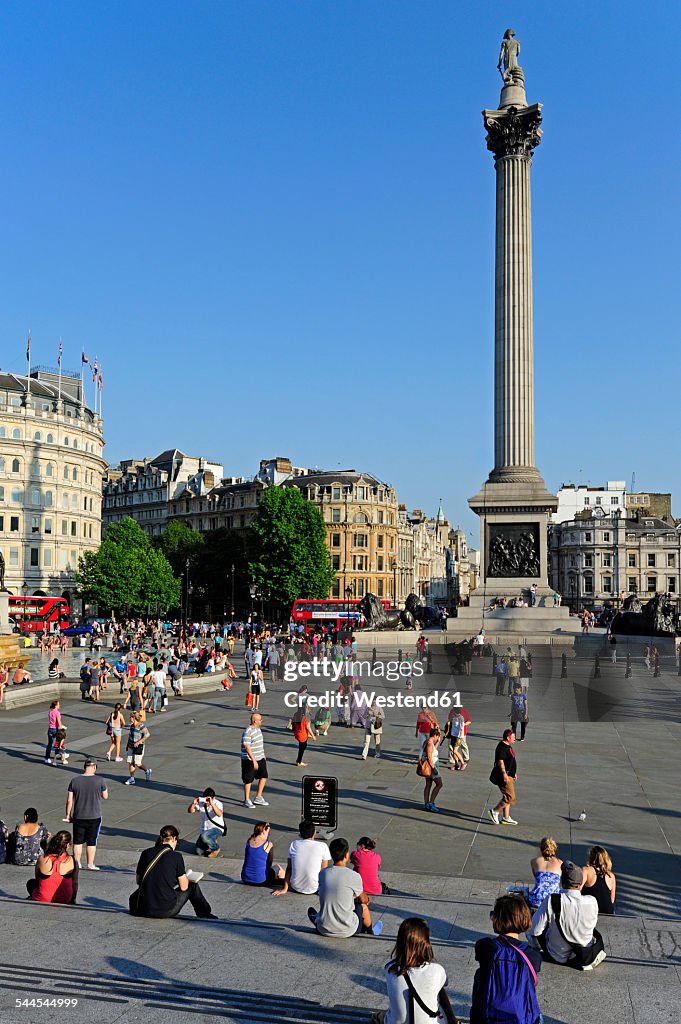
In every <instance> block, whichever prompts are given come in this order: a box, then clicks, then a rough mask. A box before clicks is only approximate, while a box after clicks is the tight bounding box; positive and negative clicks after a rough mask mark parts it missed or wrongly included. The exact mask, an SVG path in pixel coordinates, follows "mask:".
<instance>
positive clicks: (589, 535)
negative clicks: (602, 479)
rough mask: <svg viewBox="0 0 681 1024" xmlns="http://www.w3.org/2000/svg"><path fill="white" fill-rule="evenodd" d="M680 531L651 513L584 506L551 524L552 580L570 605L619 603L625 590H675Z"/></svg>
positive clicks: (677, 589) (678, 588)
mask: <svg viewBox="0 0 681 1024" xmlns="http://www.w3.org/2000/svg"><path fill="white" fill-rule="evenodd" d="M680 544H681V531H680V530H678V529H676V528H675V527H674V526H673V525H672V524H670V523H668V522H666V521H665V520H664V519H660V518H658V517H656V516H647V515H645V513H641V514H640V515H638V516H636V517H635V518H626V516H625V515H624V513H623V511H622V510H621V509H618V510H617V511H615V512H612V513H610V514H609V515H598V514H596V512H594V514H592V515H591V516H587V515H586V514H585V513H584V512H582V513H581V515H580V516H579V517H578V518H576V519H574V520H572V521H571V522H565V523H558V524H554V525H553V526H552V527H551V533H550V549H551V569H552V582H553V586H554V587H555V588H556V590H558V591H560V593H562V594H563V597H564V599H565V601H566V602H569V603H570V604H571V606H572V607H573V608H575V609H577V608H583V607H587V608H593V607H598V606H601V605H603V604H606V603H614V604H619V603H621V600H622V598H623V597H624V596H626V594H639V595H640V596H641V597H648V596H652V595H653V594H655V593H658V592H659V593H669V594H671V595H673V596H678V595H679V594H680V593H681V586H680V584H681V579H680V577H679V571H680V570H679V565H680V564H681V561H680V554H681V548H680Z"/></svg>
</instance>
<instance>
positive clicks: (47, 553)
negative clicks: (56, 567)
mask: <svg viewBox="0 0 681 1024" xmlns="http://www.w3.org/2000/svg"><path fill="white" fill-rule="evenodd" d="M43 566H44V567H45V568H46V569H50V568H51V567H52V548H45V549H44V550H43Z"/></svg>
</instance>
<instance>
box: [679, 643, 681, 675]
mask: <svg viewBox="0 0 681 1024" xmlns="http://www.w3.org/2000/svg"><path fill="white" fill-rule="evenodd" d="M678 659H679V668H678V675H680V676H681V647H680V648H679V652H678Z"/></svg>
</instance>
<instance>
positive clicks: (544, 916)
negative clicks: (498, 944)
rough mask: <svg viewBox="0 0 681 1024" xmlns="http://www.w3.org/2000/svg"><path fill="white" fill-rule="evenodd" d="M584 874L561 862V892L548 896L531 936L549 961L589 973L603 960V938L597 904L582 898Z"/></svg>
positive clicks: (566, 861) (571, 863)
mask: <svg viewBox="0 0 681 1024" xmlns="http://www.w3.org/2000/svg"><path fill="white" fill-rule="evenodd" d="M583 885H584V872H583V871H582V869H581V868H580V867H579V865H577V864H574V863H573V862H572V861H570V860H565V861H563V866H562V868H561V873H560V887H561V892H558V893H553V894H551V895H549V896H547V897H546V898H545V899H544V900H543V901H542V903H541V904H540V906H539V909H538V910H537V911H536V912H535V914H534V917H533V918H532V927H531V929H530V932H529V933H530V935H531V936H532V937H533V939H534V940H535V941H536V944H537V945H538V946H539V948H540V949H541V950H542V952H543V953H544V955H545V956H546V957H547V959H548V960H550V961H552V962H553V963H555V964H562V965H569V966H570V967H576V968H577V969H578V970H581V971H591V970H593V968H594V967H598V965H599V964H600V963H602V962H603V961H604V960H605V958H606V955H607V954H606V952H605V949H604V947H603V937H602V936H601V933H600V932H599V931H598V929H597V928H596V923H597V921H598V901H597V900H596V899H595V897H593V896H583V895H582V886H583Z"/></svg>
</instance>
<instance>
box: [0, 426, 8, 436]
mask: <svg viewBox="0 0 681 1024" xmlns="http://www.w3.org/2000/svg"><path fill="white" fill-rule="evenodd" d="M0 437H7V434H6V432H5V428H4V427H0Z"/></svg>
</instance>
